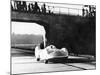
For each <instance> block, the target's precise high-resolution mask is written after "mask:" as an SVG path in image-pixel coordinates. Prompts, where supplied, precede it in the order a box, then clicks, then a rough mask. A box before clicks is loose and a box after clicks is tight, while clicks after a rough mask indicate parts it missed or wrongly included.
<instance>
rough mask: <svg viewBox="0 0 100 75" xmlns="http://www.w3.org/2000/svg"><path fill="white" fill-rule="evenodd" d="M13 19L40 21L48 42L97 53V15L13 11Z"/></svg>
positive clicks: (85, 52)
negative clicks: (83, 15)
mask: <svg viewBox="0 0 100 75" xmlns="http://www.w3.org/2000/svg"><path fill="white" fill-rule="evenodd" d="M11 21H18V22H31V23H38V24H40V25H42V26H44V28H45V30H46V38H47V44H53V45H55V46H56V47H57V48H62V47H66V48H67V49H68V50H69V52H73V53H78V54H92V55H95V32H96V31H95V29H96V23H95V17H81V16H69V15H61V14H60V15H59V14H32V13H26V12H16V11H15V12H14V11H12V12H11Z"/></svg>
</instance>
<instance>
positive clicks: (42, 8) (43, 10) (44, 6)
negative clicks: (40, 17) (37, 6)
mask: <svg viewBox="0 0 100 75" xmlns="http://www.w3.org/2000/svg"><path fill="white" fill-rule="evenodd" d="M41 10H42V13H46V5H45V3H44V4H43V6H42V7H41Z"/></svg>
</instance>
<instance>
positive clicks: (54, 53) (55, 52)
mask: <svg viewBox="0 0 100 75" xmlns="http://www.w3.org/2000/svg"><path fill="white" fill-rule="evenodd" d="M35 57H36V60H37V61H40V60H44V63H45V64H47V63H48V60H49V59H54V58H63V57H66V58H68V50H67V49H66V48H61V49H57V48H56V47H55V46H54V45H50V46H47V47H46V48H44V49H41V48H40V46H39V45H38V46H36V47H35Z"/></svg>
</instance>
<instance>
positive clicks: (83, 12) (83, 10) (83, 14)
mask: <svg viewBox="0 0 100 75" xmlns="http://www.w3.org/2000/svg"><path fill="white" fill-rule="evenodd" d="M82 16H85V9H84V8H82Z"/></svg>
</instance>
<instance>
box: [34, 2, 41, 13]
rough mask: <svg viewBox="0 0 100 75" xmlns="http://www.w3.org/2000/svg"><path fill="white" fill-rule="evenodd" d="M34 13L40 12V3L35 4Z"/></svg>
mask: <svg viewBox="0 0 100 75" xmlns="http://www.w3.org/2000/svg"><path fill="white" fill-rule="evenodd" d="M34 12H35V13H38V12H40V7H39V6H38V3H37V2H35V5H34Z"/></svg>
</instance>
